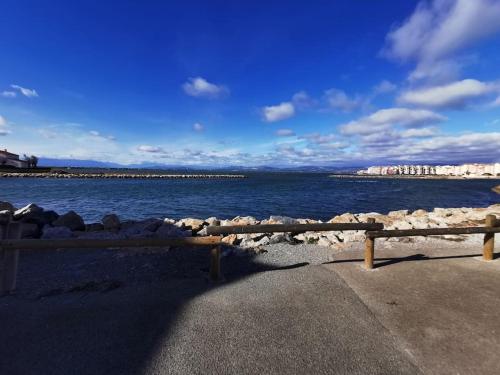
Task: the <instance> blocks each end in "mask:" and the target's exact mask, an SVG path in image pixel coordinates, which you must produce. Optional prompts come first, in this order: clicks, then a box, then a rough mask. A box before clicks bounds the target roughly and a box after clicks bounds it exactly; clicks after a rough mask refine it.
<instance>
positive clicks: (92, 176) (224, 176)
mask: <svg viewBox="0 0 500 375" xmlns="http://www.w3.org/2000/svg"><path fill="white" fill-rule="evenodd" d="M2 177H3V178H87V179H98V178H102V179H234V178H246V177H247V176H245V175H242V174H142V173H141V174H132V173H57V172H55V173H52V172H51V173H15V172H4V173H0V178H2Z"/></svg>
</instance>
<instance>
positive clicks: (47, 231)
mask: <svg viewBox="0 0 500 375" xmlns="http://www.w3.org/2000/svg"><path fill="white" fill-rule="evenodd" d="M72 237H74V234H73V232H72V231H71V229H69V228H68V227H51V226H50V225H46V226H44V227H43V230H42V236H41V238H43V239H47V240H49V239H50V240H52V239H66V238H72Z"/></svg>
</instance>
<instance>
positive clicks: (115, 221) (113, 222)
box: [101, 214, 121, 230]
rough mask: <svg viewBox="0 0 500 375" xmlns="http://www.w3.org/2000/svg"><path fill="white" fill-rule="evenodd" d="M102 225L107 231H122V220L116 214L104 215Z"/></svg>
mask: <svg viewBox="0 0 500 375" xmlns="http://www.w3.org/2000/svg"><path fill="white" fill-rule="evenodd" d="M101 222H102V225H104V229H105V230H118V229H120V224H121V223H120V219H119V218H118V216H117V215H115V214H108V215H104V217H103V218H102V219H101Z"/></svg>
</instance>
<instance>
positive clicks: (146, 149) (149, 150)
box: [137, 145, 164, 154]
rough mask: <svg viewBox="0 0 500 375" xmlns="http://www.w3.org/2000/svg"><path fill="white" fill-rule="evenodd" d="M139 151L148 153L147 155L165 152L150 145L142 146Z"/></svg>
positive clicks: (138, 148)
mask: <svg viewBox="0 0 500 375" xmlns="http://www.w3.org/2000/svg"><path fill="white" fill-rule="evenodd" d="M137 151H140V152H147V153H152V154H157V153H162V152H164V151H163V149H162V148H161V147H158V146H150V145H140V146H139V147H137Z"/></svg>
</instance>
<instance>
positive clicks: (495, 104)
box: [491, 96, 500, 107]
mask: <svg viewBox="0 0 500 375" xmlns="http://www.w3.org/2000/svg"><path fill="white" fill-rule="evenodd" d="M491 105H492V106H493V107H500V96H499V97H498V98H496V99H495V100H494V101H493V103H491Z"/></svg>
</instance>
